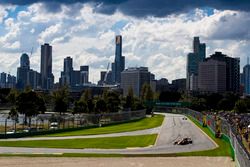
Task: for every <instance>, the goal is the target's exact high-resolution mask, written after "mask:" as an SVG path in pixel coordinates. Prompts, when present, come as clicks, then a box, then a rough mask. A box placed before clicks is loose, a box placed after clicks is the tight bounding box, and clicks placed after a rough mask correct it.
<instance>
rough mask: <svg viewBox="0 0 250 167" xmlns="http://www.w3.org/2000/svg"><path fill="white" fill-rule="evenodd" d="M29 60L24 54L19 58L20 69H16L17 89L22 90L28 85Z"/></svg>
mask: <svg viewBox="0 0 250 167" xmlns="http://www.w3.org/2000/svg"><path fill="white" fill-rule="evenodd" d="M29 70H30V60H29V56H28V55H27V54H26V53H23V54H22V55H21V58H20V67H18V68H17V88H18V89H24V88H25V87H26V86H28V85H29Z"/></svg>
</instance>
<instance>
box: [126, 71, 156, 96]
mask: <svg viewBox="0 0 250 167" xmlns="http://www.w3.org/2000/svg"><path fill="white" fill-rule="evenodd" d="M150 75H151V73H150V72H149V71H148V68H147V67H139V68H137V67H136V68H128V69H126V70H124V71H123V72H122V73H121V88H122V89H123V95H124V96H126V95H127V94H128V91H129V89H130V88H132V89H133V91H134V94H135V95H136V96H137V97H139V96H140V94H141V89H142V87H143V85H144V84H150Z"/></svg>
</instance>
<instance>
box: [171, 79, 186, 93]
mask: <svg viewBox="0 0 250 167" xmlns="http://www.w3.org/2000/svg"><path fill="white" fill-rule="evenodd" d="M186 83H187V81H186V78H181V79H175V80H173V81H172V88H173V89H174V90H175V91H179V92H182V91H185V90H186Z"/></svg>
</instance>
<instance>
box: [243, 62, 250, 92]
mask: <svg viewBox="0 0 250 167" xmlns="http://www.w3.org/2000/svg"><path fill="white" fill-rule="evenodd" d="M243 82H244V93H245V94H246V95H250V64H249V59H248V60H247V65H245V66H244V68H243Z"/></svg>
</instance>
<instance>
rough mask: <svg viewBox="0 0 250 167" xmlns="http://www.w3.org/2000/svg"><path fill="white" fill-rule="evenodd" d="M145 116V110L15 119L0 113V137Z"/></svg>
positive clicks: (93, 125) (42, 115) (115, 121)
mask: <svg viewBox="0 0 250 167" xmlns="http://www.w3.org/2000/svg"><path fill="white" fill-rule="evenodd" d="M145 116H146V110H138V111H123V112H118V113H105V114H75V115H72V114H64V115H60V114H39V115H38V116H36V117H32V118H25V116H24V115H19V116H18V118H16V119H10V118H8V115H7V114H0V117H1V120H0V138H6V137H11V136H22V135H21V134H24V133H29V134H32V133H34V134H36V133H37V132H49V133H53V132H54V133H55V132H57V131H62V130H64V129H66V130H67V129H72V128H73V129H78V128H84V127H99V126H105V125H108V124H116V123H121V122H128V121H133V120H137V119H141V118H144V117H145ZM17 134H19V135H17ZM43 134H44V133H43Z"/></svg>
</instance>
